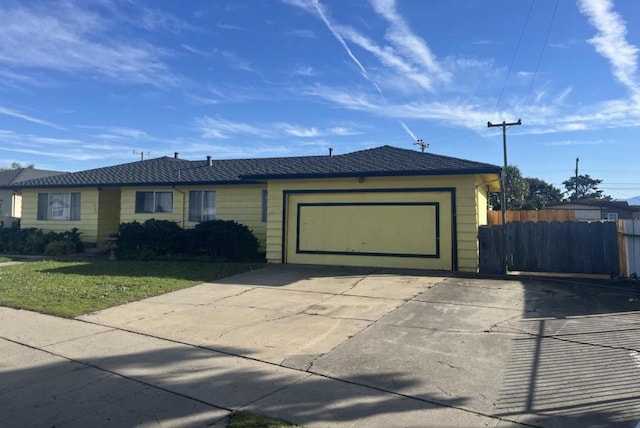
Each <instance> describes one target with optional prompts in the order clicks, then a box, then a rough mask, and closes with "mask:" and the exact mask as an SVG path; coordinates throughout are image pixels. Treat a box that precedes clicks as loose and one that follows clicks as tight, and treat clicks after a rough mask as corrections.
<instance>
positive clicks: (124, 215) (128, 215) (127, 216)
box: [120, 186, 186, 226]
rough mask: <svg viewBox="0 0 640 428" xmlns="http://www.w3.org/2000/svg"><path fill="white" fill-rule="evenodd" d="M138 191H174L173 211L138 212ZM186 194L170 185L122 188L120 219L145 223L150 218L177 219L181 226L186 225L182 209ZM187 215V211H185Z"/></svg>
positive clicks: (127, 221) (123, 221)
mask: <svg viewBox="0 0 640 428" xmlns="http://www.w3.org/2000/svg"><path fill="white" fill-rule="evenodd" d="M136 191H144V192H153V191H155V192H173V212H170V213H144V214H136ZM185 198H186V196H184V195H182V194H181V193H180V192H179V191H176V189H174V188H172V187H170V186H164V187H163V186H159V187H145V188H137V187H126V188H123V189H122V192H121V196H120V221H121V222H122V223H130V222H132V221H137V222H139V223H144V222H145V221H147V220H149V219H152V218H154V219H156V220H169V221H175V222H176V223H178V224H179V225H181V226H184V222H183V220H182V219H183V213H182V209H183V206H184V199H185ZM185 215H186V212H185Z"/></svg>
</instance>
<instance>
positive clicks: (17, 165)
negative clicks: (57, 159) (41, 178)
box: [0, 162, 35, 171]
mask: <svg viewBox="0 0 640 428" xmlns="http://www.w3.org/2000/svg"><path fill="white" fill-rule="evenodd" d="M22 168H32V169H33V168H35V165H33V164H32V163H30V164H29V165H27V166H22V164H21V163H20V162H11V167H9V168H6V167H2V166H0V171H7V170H10V169H22Z"/></svg>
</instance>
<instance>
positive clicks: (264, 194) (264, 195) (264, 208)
mask: <svg viewBox="0 0 640 428" xmlns="http://www.w3.org/2000/svg"><path fill="white" fill-rule="evenodd" d="M268 200H269V199H268V193H267V189H262V216H261V218H260V221H262V222H263V223H264V222H266V221H267V201H268Z"/></svg>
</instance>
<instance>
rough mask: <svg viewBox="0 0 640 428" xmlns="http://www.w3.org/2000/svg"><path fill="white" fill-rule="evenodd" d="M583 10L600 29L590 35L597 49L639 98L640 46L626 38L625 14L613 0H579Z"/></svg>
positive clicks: (625, 84)
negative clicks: (639, 51)
mask: <svg viewBox="0 0 640 428" xmlns="http://www.w3.org/2000/svg"><path fill="white" fill-rule="evenodd" d="M578 6H579V8H580V11H581V12H582V13H583V14H584V15H586V16H587V18H588V19H589V22H590V23H591V25H593V26H594V27H595V28H596V30H597V31H598V32H597V34H596V35H595V36H594V37H593V38H591V39H589V43H591V44H592V45H593V46H594V47H595V49H596V52H598V53H599V54H600V55H602V56H603V57H605V58H606V59H607V60H608V61H609V63H610V64H611V67H612V68H613V75H614V76H615V77H616V79H617V80H618V81H619V82H620V83H622V84H623V85H624V86H626V87H627V88H628V89H629V90H630V91H631V92H632V94H633V96H634V97H636V98H637V101H638V102H640V86H639V85H638V82H637V76H636V71H637V66H638V48H637V47H636V46H634V45H632V44H630V43H629V42H627V40H626V34H627V28H626V24H625V22H624V20H623V19H622V17H621V16H620V15H619V14H618V13H616V12H615V11H614V10H613V2H611V0H580V1H579V2H578Z"/></svg>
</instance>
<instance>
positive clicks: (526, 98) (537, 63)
mask: <svg viewBox="0 0 640 428" xmlns="http://www.w3.org/2000/svg"><path fill="white" fill-rule="evenodd" d="M559 4H560V0H556V5H555V6H554V8H553V13H552V14H551V20H550V21H549V26H548V27H547V34H546V35H545V37H544V43H543V44H542V49H540V54H539V55H538V61H537V62H536V68H535V70H534V72H533V76H532V77H531V83H530V84H529V89H528V91H527V96H526V97H525V99H524V105H523V106H522V109H523V110H524V109H525V108H526V107H527V105H528V104H529V96H530V95H531V91H532V90H533V84H534V83H535V81H536V76H537V75H538V71H539V70H540V63H541V62H542V55H543V54H544V51H545V48H546V47H547V43H548V42H549V34H551V27H552V26H553V21H555V19H556V13H557V12H558V5H559ZM522 113H524V112H521V114H520V116H522Z"/></svg>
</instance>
